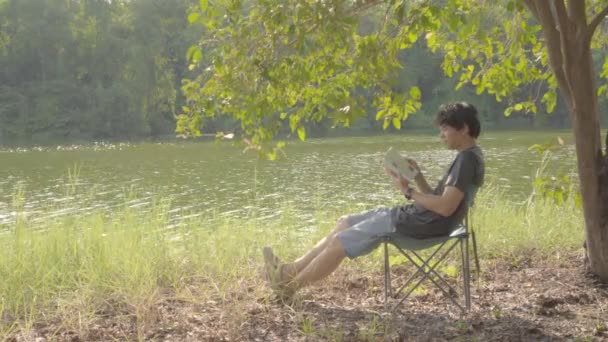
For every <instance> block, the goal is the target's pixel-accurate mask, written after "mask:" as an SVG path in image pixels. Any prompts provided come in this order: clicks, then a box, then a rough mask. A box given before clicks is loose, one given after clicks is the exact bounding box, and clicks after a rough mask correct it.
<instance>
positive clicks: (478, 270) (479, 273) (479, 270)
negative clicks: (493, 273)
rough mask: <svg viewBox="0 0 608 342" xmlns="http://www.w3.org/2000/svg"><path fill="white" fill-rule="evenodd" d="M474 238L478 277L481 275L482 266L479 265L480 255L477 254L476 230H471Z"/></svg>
mask: <svg viewBox="0 0 608 342" xmlns="http://www.w3.org/2000/svg"><path fill="white" fill-rule="evenodd" d="M471 237H472V238H473V254H474V256H475V270H477V277H479V276H480V275H481V268H480V267H479V257H478V256H477V240H476V239H475V232H473V231H472V232H471Z"/></svg>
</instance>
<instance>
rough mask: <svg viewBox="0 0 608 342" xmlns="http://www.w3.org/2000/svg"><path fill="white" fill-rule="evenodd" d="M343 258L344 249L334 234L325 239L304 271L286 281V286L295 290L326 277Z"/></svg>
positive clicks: (344, 254) (344, 255)
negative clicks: (322, 246) (318, 251)
mask: <svg viewBox="0 0 608 342" xmlns="http://www.w3.org/2000/svg"><path fill="white" fill-rule="evenodd" d="M344 257H346V253H345V251H344V247H343V246H342V243H341V242H340V239H338V237H337V234H334V235H333V236H332V237H330V238H327V239H326V241H325V246H324V248H323V250H322V251H321V252H320V253H318V254H317V256H315V257H314V258H313V259H312V260H311V261H310V262H309V263H308V264H307V265H306V267H304V269H302V270H300V271H299V272H297V273H296V274H295V277H293V278H291V279H287V286H288V287H290V288H291V289H293V290H297V289H299V288H302V287H304V286H307V285H310V284H312V283H314V282H316V281H318V280H321V279H323V278H325V277H327V276H328V275H330V274H331V273H332V272H333V271H335V270H336V269H337V268H338V266H339V265H340V263H341V262H342V260H344ZM287 276H289V275H287Z"/></svg>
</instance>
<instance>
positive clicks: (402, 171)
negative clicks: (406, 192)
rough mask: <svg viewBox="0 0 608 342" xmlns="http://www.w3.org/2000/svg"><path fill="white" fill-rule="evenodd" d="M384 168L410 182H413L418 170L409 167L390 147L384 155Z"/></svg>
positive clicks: (405, 160) (404, 159)
mask: <svg viewBox="0 0 608 342" xmlns="http://www.w3.org/2000/svg"><path fill="white" fill-rule="evenodd" d="M384 167H386V168H387V169H389V170H391V171H393V172H394V173H396V174H398V175H401V177H403V178H405V179H407V180H408V181H410V182H411V181H413V180H414V178H416V176H417V175H418V170H417V169H416V168H414V167H413V166H412V165H410V163H409V162H408V160H407V159H406V158H404V157H403V156H401V155H400V154H399V152H397V151H396V150H394V149H393V148H392V147H391V148H389V149H388V151H386V153H385V154H384Z"/></svg>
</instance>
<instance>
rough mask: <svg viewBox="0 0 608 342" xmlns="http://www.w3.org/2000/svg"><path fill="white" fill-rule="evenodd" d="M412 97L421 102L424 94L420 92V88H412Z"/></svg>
mask: <svg viewBox="0 0 608 342" xmlns="http://www.w3.org/2000/svg"><path fill="white" fill-rule="evenodd" d="M410 96H411V98H412V99H414V100H420V97H421V96H422V93H421V92H420V88H418V87H411V88H410Z"/></svg>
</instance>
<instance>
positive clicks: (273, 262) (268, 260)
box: [259, 246, 281, 283]
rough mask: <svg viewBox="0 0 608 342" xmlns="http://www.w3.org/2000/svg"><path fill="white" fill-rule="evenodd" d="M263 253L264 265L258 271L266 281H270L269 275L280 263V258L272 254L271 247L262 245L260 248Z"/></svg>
mask: <svg viewBox="0 0 608 342" xmlns="http://www.w3.org/2000/svg"><path fill="white" fill-rule="evenodd" d="M262 253H263V254H264V267H262V269H261V270H260V271H259V273H260V276H261V277H262V279H264V280H265V281H267V282H269V283H270V282H271V275H272V274H273V273H275V270H276V269H277V268H279V265H281V259H279V258H278V257H277V256H275V255H274V253H273V251H272V248H271V247H268V246H266V247H264V249H263V250H262Z"/></svg>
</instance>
